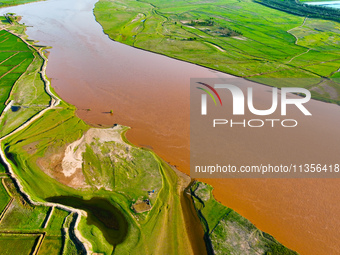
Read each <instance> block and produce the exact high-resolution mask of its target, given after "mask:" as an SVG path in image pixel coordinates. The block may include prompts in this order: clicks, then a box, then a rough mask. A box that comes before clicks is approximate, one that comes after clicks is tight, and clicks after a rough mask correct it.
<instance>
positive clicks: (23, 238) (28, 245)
mask: <svg viewBox="0 0 340 255" xmlns="http://www.w3.org/2000/svg"><path fill="white" fill-rule="evenodd" d="M37 239H38V235H12V234H4V233H0V253H1V254H18V255H29V254H31V252H32V251H33V248H34V245H35V243H36V241H37Z"/></svg>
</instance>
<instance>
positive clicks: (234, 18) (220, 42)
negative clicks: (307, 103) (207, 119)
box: [94, 0, 340, 103]
mask: <svg viewBox="0 0 340 255" xmlns="http://www.w3.org/2000/svg"><path fill="white" fill-rule="evenodd" d="M94 13H95V16H96V19H97V21H98V22H99V23H100V24H101V25H102V27H103V30H104V32H105V33H106V34H108V35H109V36H110V38H112V39H114V40H116V41H119V42H122V43H125V44H128V45H132V46H134V47H137V48H142V49H146V50H149V51H153V52H157V53H161V54H164V55H167V56H170V57H173V58H178V59H181V60H185V61H188V62H192V63H195V64H199V65H203V66H206V67H209V68H213V69H216V70H220V71H223V72H226V73H230V74H234V75H237V76H240V77H245V78H247V79H250V80H255V81H259V82H262V83H265V84H268V85H272V86H278V87H282V86H287V84H282V82H281V81H280V80H278V79H277V78H285V79H287V78H295V79H292V81H291V83H290V84H288V85H289V86H297V82H298V85H299V87H301V86H303V87H305V88H308V89H310V90H311V91H312V94H313V97H314V98H317V99H320V100H324V101H330V102H334V103H340V86H339V83H337V80H336V79H333V78H335V77H339V73H338V70H339V67H340V51H339V47H340V46H339V44H338V41H339V40H340V30H339V27H340V24H339V23H338V22H335V21H324V20H320V19H311V18H307V19H306V20H305V17H301V16H295V15H292V14H288V13H286V12H282V11H279V10H275V9H272V8H269V7H266V6H263V5H261V4H259V3H255V2H253V1H250V0H240V1H236V0H208V1H200V2H197V1H183V0H175V1H161V0H146V1H137V0H128V1H125V0H124V1H122V0H100V1H99V2H97V4H96V6H95V9H94ZM209 21H211V22H213V23H211V22H210V23H209ZM226 29H227V30H228V31H236V32H237V33H238V34H239V35H233V34H231V35H228V33H225V32H223V31H226ZM262 78H267V79H262ZM268 78H269V79H268ZM302 78H309V79H302ZM296 79H298V80H296Z"/></svg>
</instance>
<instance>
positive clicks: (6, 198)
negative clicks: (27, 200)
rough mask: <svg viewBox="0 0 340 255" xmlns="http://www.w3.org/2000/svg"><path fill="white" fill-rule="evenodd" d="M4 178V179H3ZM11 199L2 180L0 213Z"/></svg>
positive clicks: (0, 185) (0, 186)
mask: <svg viewBox="0 0 340 255" xmlns="http://www.w3.org/2000/svg"><path fill="white" fill-rule="evenodd" d="M1 180H2V179H1ZM10 200H11V197H10V195H9V194H8V193H7V191H6V189H5V187H4V186H3V184H2V182H1V183H0V215H1V213H2V212H3V210H4V209H5V207H6V206H7V204H8V203H9V201H10Z"/></svg>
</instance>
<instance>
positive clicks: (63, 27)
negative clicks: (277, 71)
mask: <svg viewBox="0 0 340 255" xmlns="http://www.w3.org/2000/svg"><path fill="white" fill-rule="evenodd" d="M95 2H96V0H48V1H45V2H37V3H32V4H26V5H22V6H16V7H9V8H5V9H2V10H1V11H2V13H7V12H14V13H17V14H18V15H22V16H23V19H22V22H24V23H25V24H26V25H30V26H32V27H30V28H29V29H28V31H27V33H28V35H29V36H30V38H33V39H36V40H39V41H40V44H43V45H48V46H52V47H53V48H52V49H51V51H50V55H49V64H48V67H47V75H48V76H49V77H50V78H51V80H52V86H53V87H54V88H55V90H56V92H57V93H58V94H59V95H60V96H61V97H62V98H63V99H64V100H66V101H67V102H69V103H71V104H73V105H75V106H76V107H77V108H78V109H79V110H78V111H77V114H78V115H79V116H80V117H81V118H82V119H83V120H85V121H87V122H88V123H91V124H94V125H103V126H106V125H112V124H114V123H119V124H122V125H126V126H130V127H132V129H131V131H129V132H128V134H127V136H128V139H129V140H130V141H131V142H132V143H134V144H136V145H141V146H149V147H151V148H152V149H153V150H154V151H155V152H156V153H157V154H158V155H160V156H161V157H162V158H164V159H165V160H166V161H168V162H170V163H171V164H173V165H176V166H177V167H178V168H179V169H180V170H181V171H183V172H186V173H188V172H189V148H190V146H189V84H190V82H189V79H190V78H191V77H193V78H194V77H202V78H203V77H205V78H207V77H208V78H216V77H218V78H223V77H231V76H230V75H227V74H223V73H219V72H215V71H212V70H209V69H206V68H202V67H199V66H196V65H193V64H189V63H185V62H182V61H177V60H174V59H171V58H167V57H164V56H161V55H157V54H153V53H149V52H146V51H142V50H138V49H135V48H132V47H129V46H126V45H123V44H120V43H116V42H113V41H111V40H110V39H109V38H108V37H107V36H106V35H104V34H103V32H102V28H101V26H100V25H99V24H98V23H97V22H96V21H95V19H94V16H93V14H92V9H93V5H94V3H95ZM255 86H259V87H260V88H261V89H262V90H265V87H263V86H260V85H255ZM262 97H263V95H258V96H257V98H256V100H260V101H264V102H265V101H266V100H267V99H265V98H262ZM89 108H90V109H91V111H86V109H89ZM111 109H112V110H113V112H114V114H113V116H112V115H111V114H108V113H109V112H110V110H111ZM309 109H310V111H311V112H313V120H311V121H306V122H305V123H303V124H302V128H301V129H299V130H298V131H297V132H296V133H295V134H294V135H293V136H292V137H291V138H287V137H284V136H280V134H278V133H277V132H276V133H275V132H270V133H269V134H268V136H267V140H266V141H270V142H271V143H272V142H273V141H275V143H277V144H279V146H278V147H277V150H278V151H277V153H276V155H280V156H282V157H290V156H292V154H291V153H293V152H294V150H296V151H299V150H300V151H301V150H303V151H304V155H310V157H311V158H312V156H313V155H317V154H320V153H323V154H325V155H326V154H327V155H329V156H330V157H333V156H334V154H335V153H336V152H337V151H339V144H340V137H339V132H338V130H337V128H338V127H339V126H340V108H339V107H338V106H335V105H331V104H326V103H322V102H316V101H312V102H310V103H309ZM325 123H327V125H326V124H325ZM303 137H305V140H303V142H301V139H304V138H303ZM241 138H242V139H241ZM240 139H241V140H242V146H240V144H239V141H240ZM228 141H229V143H230V147H231V148H233V153H234V156H235V157H239V160H240V161H241V160H243V159H244V157H247V156H252V157H259V158H261V157H264V156H266V154H264V153H266V151H263V150H258V151H256V150H255V151H254V150H250V149H249V148H251V146H253V145H254V144H261V145H262V146H263V147H264V148H265V146H266V145H267V144H268V142H266V141H265V140H263V137H257V136H251V135H250V134H248V133H244V134H242V133H239V134H237V135H235V134H234V135H231V136H230V139H229V140H228ZM270 142H269V143H270ZM235 148H236V149H235ZM291 148H294V149H293V150H292V149H291ZM241 152H242V153H243V156H242V157H241ZM247 153H248V154H249V155H247ZM268 153H269V151H268ZM250 154H251V155H250ZM204 181H206V182H208V183H209V184H212V185H213V186H214V188H215V191H214V195H215V197H216V198H217V200H219V201H221V202H222V203H223V204H225V205H227V206H229V207H231V208H233V209H235V210H236V211H237V212H239V213H241V214H242V215H243V216H245V217H247V218H248V219H250V220H251V221H252V222H253V223H254V224H255V225H256V226H257V227H259V228H260V229H261V230H263V231H265V232H268V233H270V234H272V235H273V236H274V237H276V238H277V239H278V240H279V241H280V242H282V243H283V244H285V245H287V246H288V247H289V248H291V249H294V250H296V251H298V252H300V253H301V254H308V255H309V254H315V255H316V254H318V255H319V254H339V253H340V242H339V239H338V237H337V235H338V233H339V229H340V217H338V216H339V212H340V196H339V194H338V190H339V189H338V187H339V186H340V180H336V179H334V180H330V179H275V180H273V179H270V180H268V179H243V180H235V179H232V180H229V179H208V180H204Z"/></svg>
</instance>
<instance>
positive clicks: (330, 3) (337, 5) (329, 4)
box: [304, 1, 340, 9]
mask: <svg viewBox="0 0 340 255" xmlns="http://www.w3.org/2000/svg"><path fill="white" fill-rule="evenodd" d="M304 3H305V4H308V5H318V6H323V7H331V8H336V9H339V8H340V1H323V2H304Z"/></svg>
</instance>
